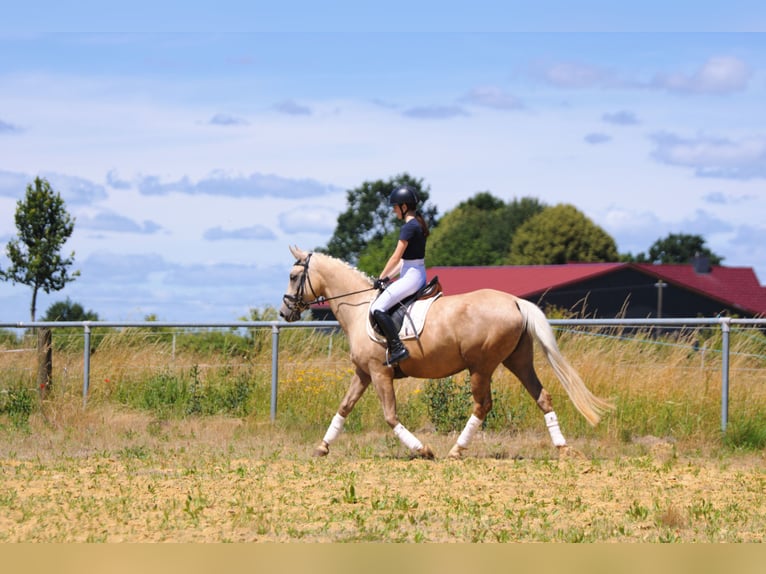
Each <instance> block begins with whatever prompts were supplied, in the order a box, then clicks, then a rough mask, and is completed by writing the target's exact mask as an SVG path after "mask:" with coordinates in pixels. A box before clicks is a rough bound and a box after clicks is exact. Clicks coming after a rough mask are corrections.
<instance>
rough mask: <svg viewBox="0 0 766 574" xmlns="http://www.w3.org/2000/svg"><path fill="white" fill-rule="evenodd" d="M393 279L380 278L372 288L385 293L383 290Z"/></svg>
mask: <svg viewBox="0 0 766 574" xmlns="http://www.w3.org/2000/svg"><path fill="white" fill-rule="evenodd" d="M390 281H391V279H389V278H388V277H379V278H378V279H375V281H374V282H373V284H372V286H373V288H375V289H378V290H379V291H383V289H385V288H386V286H387V285H388V284H389V282H390Z"/></svg>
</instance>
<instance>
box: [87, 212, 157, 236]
mask: <svg viewBox="0 0 766 574" xmlns="http://www.w3.org/2000/svg"><path fill="white" fill-rule="evenodd" d="M77 227H78V228H82V229H93V230H97V231H112V232H115V233H141V234H152V233H156V232H157V231H159V230H160V229H162V226H161V225H159V224H157V223H155V222H154V221H150V220H145V221H144V222H143V223H141V224H139V223H136V222H135V221H133V220H132V219H129V218H127V217H124V216H122V215H118V214H116V213H112V212H107V211H104V212H101V213H98V214H96V215H95V216H93V217H89V216H78V217H77Z"/></svg>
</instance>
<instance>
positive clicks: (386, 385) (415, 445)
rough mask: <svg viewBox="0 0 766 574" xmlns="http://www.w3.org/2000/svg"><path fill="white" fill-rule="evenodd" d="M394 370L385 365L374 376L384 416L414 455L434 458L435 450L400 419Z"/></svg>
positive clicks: (395, 433)
mask: <svg viewBox="0 0 766 574" xmlns="http://www.w3.org/2000/svg"><path fill="white" fill-rule="evenodd" d="M392 371H393V370H392V369H389V368H385V367H384V370H383V371H381V372H378V373H376V374H375V375H374V376H373V381H374V386H375V392H376V393H377V394H378V398H379V399H380V403H381V405H382V406H383V416H384V417H385V419H386V422H387V423H388V426H390V427H391V428H392V429H393V431H394V435H395V436H396V438H398V439H399V440H400V441H401V443H402V444H403V445H404V446H406V447H407V448H408V449H409V450H410V452H411V453H412V454H413V455H414V456H416V457H419V458H426V459H428V460H433V459H434V452H433V451H432V450H431V447H430V446H428V445H424V444H423V443H422V442H420V439H418V437H416V436H415V435H414V434H412V433H411V432H410V431H409V430H407V428H406V427H405V426H404V425H403V424H402V423H401V421H399V417H398V415H397V414H396V393H395V392H394V380H393V377H392Z"/></svg>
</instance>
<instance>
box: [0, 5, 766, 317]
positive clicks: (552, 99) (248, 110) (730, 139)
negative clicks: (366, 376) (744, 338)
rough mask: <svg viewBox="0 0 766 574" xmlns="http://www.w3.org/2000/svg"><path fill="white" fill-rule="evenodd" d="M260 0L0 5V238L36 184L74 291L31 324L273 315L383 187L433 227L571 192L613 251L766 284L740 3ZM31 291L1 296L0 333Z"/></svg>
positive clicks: (762, 199)
mask: <svg viewBox="0 0 766 574" xmlns="http://www.w3.org/2000/svg"><path fill="white" fill-rule="evenodd" d="M271 4H273V5H274V6H276V5H277V3H269V4H268V5H267V4H265V3H260V2H254V3H253V2H231V1H224V2H217V3H215V8H211V7H208V6H207V5H205V4H203V3H200V2H184V3H181V2H164V3H160V4H158V5H156V6H152V5H151V4H149V3H143V2H134V3H131V4H130V5H129V6H128V5H120V6H116V7H114V8H109V10H108V13H107V11H106V9H105V6H104V3H103V2H101V3H97V2H82V3H78V4H77V9H76V10H74V11H72V10H71V9H65V8H64V7H62V5H61V3H53V2H31V3H27V4H25V5H24V6H23V7H17V6H11V7H4V9H3V21H2V22H0V244H1V245H3V246H4V245H5V244H6V243H7V241H8V240H9V239H11V238H12V237H13V236H14V235H15V233H16V230H15V226H14V223H13V213H14V210H15V206H16V201H18V200H19V199H20V198H21V197H23V194H24V190H25V187H26V185H27V184H28V183H29V182H30V181H32V179H33V178H34V177H35V176H37V175H40V176H43V177H46V178H48V179H49V181H50V182H51V184H52V185H53V187H54V189H56V190H57V191H59V192H60V193H61V195H62V197H63V198H64V199H65V201H66V205H67V208H68V209H69V211H70V212H71V213H72V215H73V216H74V217H76V225H75V233H74V235H73V237H72V238H71V240H70V241H69V242H68V243H67V245H66V251H67V252H68V251H70V250H74V251H75V265H74V268H75V269H79V270H80V271H81V276H80V277H79V278H78V279H77V280H76V281H75V282H73V283H70V284H69V285H68V286H67V287H66V288H65V289H64V290H63V291H60V292H56V293H52V294H50V295H45V294H42V295H41V297H40V300H39V301H38V315H42V314H43V313H44V311H45V309H46V308H47V307H48V306H49V305H50V304H51V303H53V302H55V301H59V300H63V299H65V298H66V297H70V298H71V299H72V300H73V301H77V302H79V303H81V304H82V305H83V306H84V307H86V308H87V309H92V310H94V311H96V312H97V313H98V314H99V316H100V317H101V318H102V319H109V320H140V319H143V318H144V316H145V315H147V314H150V313H153V314H156V315H157V316H158V317H159V318H160V319H163V320H169V321H193V320H210V321H228V320H233V319H236V318H238V317H240V316H243V315H246V314H247V312H248V309H249V308H251V307H258V308H263V307H264V306H266V305H272V306H277V305H278V304H279V300H280V297H281V294H282V291H283V290H284V287H285V284H286V278H287V271H288V269H289V266H290V263H291V257H290V255H289V252H288V249H287V247H288V245H290V244H297V245H299V246H301V247H304V248H312V247H315V246H319V245H324V244H325V243H326V242H327V240H328V239H329V237H330V236H331V234H332V231H333V229H334V225H335V221H336V218H337V215H338V213H340V212H341V211H343V210H344V209H345V207H346V196H345V192H346V190H348V189H352V188H354V187H357V186H359V185H360V184H361V183H362V182H363V181H366V180H367V181H369V180H375V179H388V178H389V177H391V176H394V175H396V174H398V173H402V172H408V173H409V174H411V175H413V176H415V177H418V178H423V179H424V181H425V184H426V185H428V186H430V188H431V199H432V201H433V202H434V203H435V205H436V206H437V207H438V208H439V211H440V213H441V214H444V213H445V212H446V211H448V210H449V209H451V208H453V207H454V206H455V205H456V204H457V203H459V202H460V201H463V200H465V199H467V198H469V197H471V196H473V195H474V194H476V193H477V192H479V191H490V192H491V193H492V194H494V195H496V196H497V197H500V198H503V199H505V200H511V199H513V198H514V197H524V196H531V197H536V198H538V199H540V200H541V201H544V202H545V203H547V204H549V205H555V204H557V203H570V204H573V205H575V206H576V207H577V208H578V209H580V210H581V211H582V212H584V213H585V214H586V215H587V216H588V217H590V218H591V219H592V220H593V221H594V222H595V223H597V224H598V225H600V226H601V227H603V228H604V229H605V230H606V231H607V232H608V233H610V234H611V235H612V236H613V237H614V238H615V240H616V241H617V244H618V249H619V250H620V252H627V251H630V252H633V253H637V252H640V251H646V250H647V249H648V248H649V246H650V245H651V244H652V243H653V242H654V241H655V240H656V239H658V238H660V237H664V236H665V235H667V234H668V233H671V232H673V233H694V234H700V235H702V236H703V237H705V239H706V240H707V244H708V245H709V247H710V248H711V249H712V250H713V251H714V252H716V253H717V254H719V255H721V256H723V257H724V258H725V259H724V264H726V265H731V266H747V267H753V268H754V269H755V271H756V273H757V275H758V277H759V279H760V280H761V282H762V283H764V281H766V111H765V110H766V106H764V101H766V36H765V35H764V34H763V33H762V31H763V30H764V29H766V18H765V17H764V13H766V11H765V10H764V9H763V8H761V7H760V6H759V3H756V2H749V1H746V2H738V3H737V2H734V3H720V2H708V1H702V2H694V3H691V2H688V3H684V2H678V3H670V4H671V5H669V6H668V5H667V3H659V2H645V3H642V5H641V7H620V6H614V5H612V4H614V3H606V2H596V1H592V0H591V1H587V2H581V3H564V2H553V3H549V4H546V9H545V10H541V9H539V8H538V9H536V8H531V9H530V8H529V7H528V5H529V3H521V2H483V1H479V2H473V3H471V4H470V9H469V8H467V7H463V6H462V4H459V3H446V2H439V3H436V2H422V3H417V4H415V3H404V2H389V3H382V4H379V5H377V4H376V5H374V6H372V7H368V6H366V5H365V3H359V2H356V3H350V2H332V1H330V2H325V3H322V4H321V6H320V5H318V4H317V3H308V2H302V1H298V2H293V3H290V5H289V6H288V7H287V9H286V8H284V7H282V8H279V7H274V6H271ZM280 4H281V3H280ZM574 4H576V7H575V6H573V5H574ZM211 6H212V4H211ZM465 6H468V4H467V3H466V4H465ZM7 263H8V262H7V259H6V258H5V255H4V250H3V254H2V255H0V266H3V267H4V266H5V265H7ZM30 296H31V290H30V289H29V288H28V287H26V286H22V285H16V286H13V285H11V284H10V283H1V284H0V321H26V320H28V318H29V311H28V307H29V301H30Z"/></svg>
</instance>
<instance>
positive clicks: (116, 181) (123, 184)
mask: <svg viewBox="0 0 766 574" xmlns="http://www.w3.org/2000/svg"><path fill="white" fill-rule="evenodd" d="M106 184H107V185H108V186H109V187H111V188H114V189H130V188H131V187H132V185H131V183H130V182H129V181H126V180H124V179H120V176H119V174H118V173H117V170H116V169H110V170H109V172H108V173H107V174H106Z"/></svg>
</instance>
